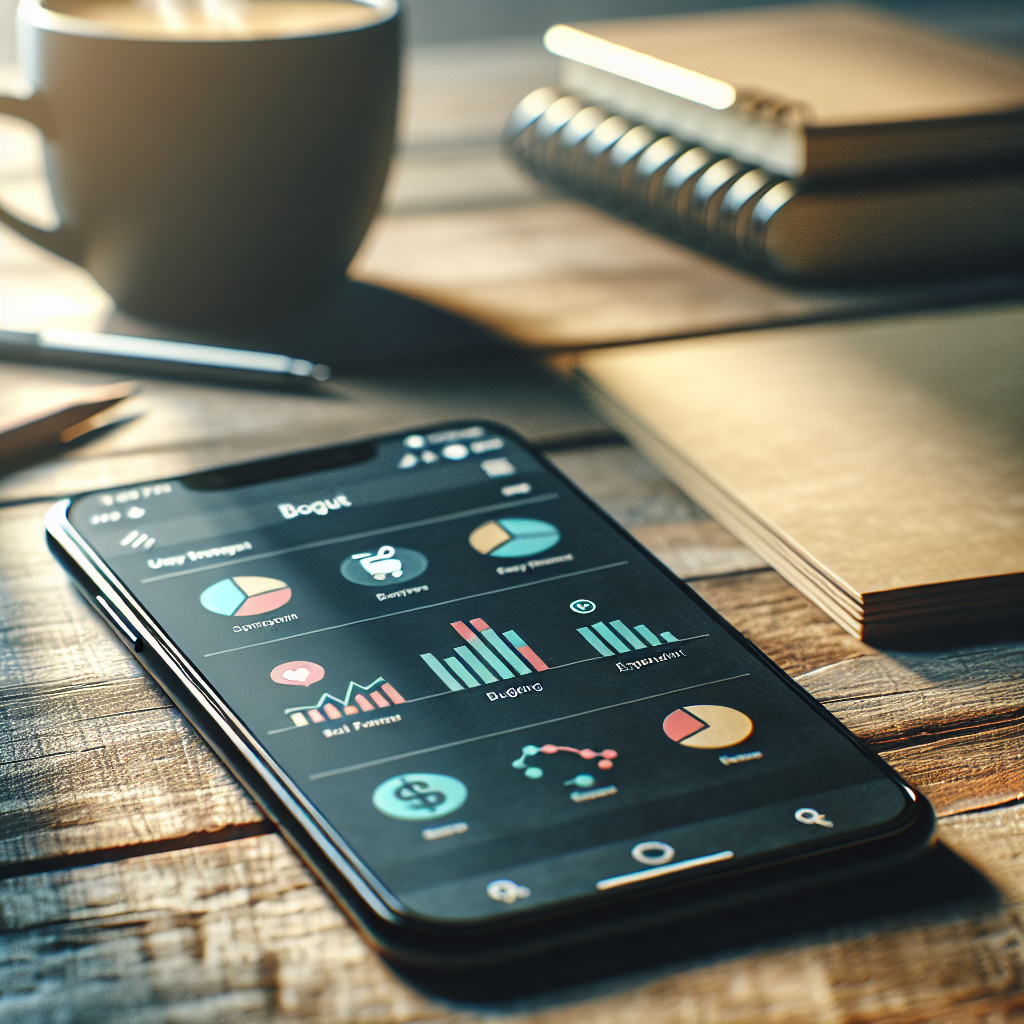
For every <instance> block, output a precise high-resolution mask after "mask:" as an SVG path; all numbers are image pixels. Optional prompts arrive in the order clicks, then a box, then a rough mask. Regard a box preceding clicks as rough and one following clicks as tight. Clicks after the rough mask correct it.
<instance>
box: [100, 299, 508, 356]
mask: <svg viewBox="0 0 1024 1024" xmlns="http://www.w3.org/2000/svg"><path fill="white" fill-rule="evenodd" d="M102 329H103V330H105V331H108V332H110V333H112V334H129V335H136V336H139V337H148V338H169V339H171V340H174V341H190V342H196V343H199V344H210V345H223V346H226V347H229V348H249V349H257V350H260V351H265V352H280V353H283V354H285V355H290V356H294V357H296V358H302V359H309V360H311V361H312V362H318V363H326V364H327V365H328V366H330V367H331V368H332V369H333V370H335V372H338V371H344V370H346V369H350V368H353V369H363V368H372V367H374V366H381V365H386V364H388V363H393V362H394V361H396V360H400V361H405V362H438V361H447V362H453V361H456V360H460V359H466V358H494V357H503V356H504V357H507V356H513V355H522V353H523V350H522V349H521V348H520V347H519V346H517V345H515V344H513V343H511V342H509V341H506V340H504V339H503V338H500V337H499V336H498V335H496V334H492V333H491V332H489V331H487V330H486V329H484V328H483V327H480V326H478V325H476V324H474V323H471V322H470V321H469V320H464V319H462V318H461V317H458V316H455V315H454V314H452V313H448V312H445V311H444V310H442V309H438V308H437V307H435V306H430V305H428V304H427V303H425V302H420V301H419V300H417V299H413V298H409V297H408V296H405V295H401V294H399V293H398V292H393V291H389V290H388V289H386V288H379V287H377V286H376V285H371V284H363V283H362V282H359V281H346V282H345V283H344V284H343V285H342V286H341V287H340V288H338V290H337V291H336V292H335V293H334V295H332V296H331V298H330V299H329V300H328V301H327V302H325V303H322V304H321V305H319V306H315V307H313V308H311V309H308V310H304V311H302V312H300V313H295V314H293V315H291V316H288V317H286V318H283V319H281V320H276V321H272V322H267V323H261V324H252V325H249V326H247V327H245V328H238V329H234V330H225V331H206V330H199V329H192V328H183V327H174V326H168V325H165V324H157V323H153V322H151V321H146V320H139V319H137V318H135V317H133V316H131V315H130V314H128V313H125V312H123V311H121V310H115V311H114V312H113V313H112V314H111V315H110V317H109V318H108V320H107V323H106V324H105V325H104V327H103V328H102Z"/></svg>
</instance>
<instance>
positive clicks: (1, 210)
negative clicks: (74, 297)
mask: <svg viewBox="0 0 1024 1024" xmlns="http://www.w3.org/2000/svg"><path fill="white" fill-rule="evenodd" d="M0 114H10V115H11V116H13V117H20V118H21V119H22V120H23V121H28V122H29V124H34V125H35V126H36V127H37V128H38V129H39V130H40V131H43V132H45V131H46V109H45V105H44V102H43V99H42V97H41V96H40V95H39V94H38V93H35V94H34V95H32V96H28V97H26V98H25V99H20V98H18V97H17V96H0ZM0 223H3V224H6V225H7V226H8V227H9V228H14V230H15V231H17V232H18V234H19V235H23V236H24V237H25V238H27V239H28V240H29V241H30V242H35V243H36V244H37V245H41V246H42V247H43V248H44V249H49V250H50V252H53V253H56V254H57V255H58V256H63V257H64V258H65V259H68V260H71V261H72V262H73V263H79V262H81V261H80V257H79V252H78V243H77V242H76V241H75V239H74V237H73V236H72V234H71V232H70V231H69V230H68V229H67V228H66V227H64V225H61V226H60V227H58V228H54V230H52V231H47V230H46V229H45V228H37V227H36V226H35V225H34V224H29V223H27V222H26V221H23V220H22V219H21V218H20V217H19V216H17V215H16V214H14V213H11V212H10V210H8V209H6V208H5V207H4V205H3V204H2V203H0Z"/></svg>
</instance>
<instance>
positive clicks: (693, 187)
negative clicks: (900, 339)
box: [505, 87, 1024, 285]
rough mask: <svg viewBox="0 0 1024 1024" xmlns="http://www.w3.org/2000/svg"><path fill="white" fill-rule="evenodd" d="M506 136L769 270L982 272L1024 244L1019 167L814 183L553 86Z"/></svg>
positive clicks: (635, 208)
mask: <svg viewBox="0 0 1024 1024" xmlns="http://www.w3.org/2000/svg"><path fill="white" fill-rule="evenodd" d="M505 144H506V146H507V148H508V150H509V151H510V153H511V154H512V156H513V158H514V159H515V160H516V161H517V162H518V163H519V164H520V166H521V167H523V168H524V169H525V170H527V171H528V172H529V173H531V174H533V175H534V176H535V177H536V178H538V179H540V180H541V181H544V182H547V183H549V184H551V185H553V186H555V187H556V188H558V189H559V190H561V191H562V192H565V193H568V194H569V195H571V196H574V197H576V198H579V199H583V200H585V201H587V202H590V203H593V204H595V205H597V206H601V207H603V208H604V209H606V210H609V211H610V212H612V213H615V214H617V215H619V216H621V217H623V218H624V219H627V220H631V221H634V222H636V223H638V224H640V225H642V226H644V227H646V228H649V229H651V230H653V231H656V232H658V233H660V234H662V235H666V236H668V237H669V238H672V239H675V240H676V241H679V242H682V243H684V244H686V245H688V246H691V247H694V248H697V249H701V250H703V251H704V252H706V253H708V254H710V255H712V256H715V257H718V258H719V259H723V260H727V261H729V262H731V263H734V264H738V265H740V266H742V267H745V268H746V269H749V270H751V271H753V272H755V273H757V274H759V275H761V276H763V277H768V278H775V279H782V280H788V281H792V282H796V283H807V284H811V283H818V284H824V283H832V284H841V285H845V284H853V283H855V282H857V281H860V280H871V279H874V280H885V281H888V280H896V279H899V278H905V277H908V276H910V277H912V276H917V275H920V274H929V273H936V272H937V273H941V274H951V273H952V274H962V273H964V272H968V273H973V272H977V271H978V270H981V269H985V268H994V267H995V268H998V267H1005V266H1007V265H1008V264H1009V265H1010V266H1016V265H1017V263H1018V262H1019V260H1020V259H1021V256H1022V252H1024V243H1022V240H1024V217H1022V212H1024V175H1022V174H1021V172H1020V169H1019V168H1016V167H1006V166H996V167H985V168H981V167H979V168H973V169H965V170H963V171H960V172H957V173H955V174H950V173H948V172H945V173H937V174H933V175H924V176H913V177H904V178H896V179H888V180H856V181H834V182H828V183H824V184H820V183H809V182H807V181H803V180H800V179H790V178H783V177H780V176H779V175H777V174H772V173H770V172H769V171H766V170H765V169H764V168H762V167H756V166H753V165H751V164H745V163H741V162H740V161H738V160H735V159H733V158H732V157H729V156H725V155H723V154H721V153H715V152H712V151H711V150H710V149H707V148H706V147H704V146H701V145H697V144H695V143H693V142H686V141H685V140H682V139H678V138H675V137H674V136H672V135H668V134H665V133H664V132H659V131H656V130H654V129H652V128H650V127H649V126H647V125H644V124H637V123H636V122H634V121H631V120H628V119H627V118H625V117H621V116H619V115H618V114H614V113H611V112H609V111H606V110H604V109H602V108H601V107H598V106H594V105H591V104H588V103H586V102H585V101H584V100H582V99H580V98H579V97H576V96H572V95H567V94H566V93H564V92H562V91H561V90H559V89H556V88H552V87H545V88H541V89H536V90H534V91H533V92H531V93H530V94H529V95H528V96H526V97H525V98H524V99H523V100H521V101H520V102H519V104H518V105H517V106H516V108H515V110H513V112H512V114H511V116H510V118H509V121H508V125H507V127H506V132H505ZM794 200H796V202H794Z"/></svg>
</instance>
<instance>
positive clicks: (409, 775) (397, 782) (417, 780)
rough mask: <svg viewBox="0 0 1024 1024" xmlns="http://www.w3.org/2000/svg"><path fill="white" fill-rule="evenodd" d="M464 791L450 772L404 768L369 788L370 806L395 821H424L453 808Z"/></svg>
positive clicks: (466, 793)
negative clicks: (399, 772) (371, 803)
mask: <svg viewBox="0 0 1024 1024" xmlns="http://www.w3.org/2000/svg"><path fill="white" fill-rule="evenodd" d="M468 795H469V790H468V789H466V787H465V786H464V785H463V784H462V783H461V782H460V781H459V780H458V779H456V778H453V777H452V776H451V775H434V774H432V773H430V772H406V774H405V775H396V776H394V778H390V779H388V780H387V781H385V782H382V783H381V784H380V785H379V786H378V787H377V788H376V789H375V790H374V791H373V806H374V807H376V808H377V810H378V811H380V813H381V814H386V815H387V816H388V817H389V818H397V819H398V820H399V821H424V820H427V819H430V818H441V817H444V815H446V814H451V812H452V811H457V810H458V809H459V808H460V807H461V806H462V805H463V804H464V803H465V802H466V797H467V796H468Z"/></svg>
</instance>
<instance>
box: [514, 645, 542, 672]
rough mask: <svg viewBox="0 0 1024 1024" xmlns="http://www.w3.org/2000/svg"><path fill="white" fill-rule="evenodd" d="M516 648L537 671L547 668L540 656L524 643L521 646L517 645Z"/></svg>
mask: <svg viewBox="0 0 1024 1024" xmlns="http://www.w3.org/2000/svg"><path fill="white" fill-rule="evenodd" d="M516 650H517V651H518V652H519V653H520V654H521V655H522V656H523V657H524V658H525V659H526V660H527V661H528V662H529V663H530V664H531V665H532V666H533V667H534V668H535V669H536V670H537V671H538V672H546V671H547V670H548V667H547V665H545V664H544V662H543V661H541V660H540V658H538V657H537V655H536V654H534V653H533V651H531V650H530V648H529V647H527V646H526V645H525V644H524V645H523V646H522V647H517V648H516Z"/></svg>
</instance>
